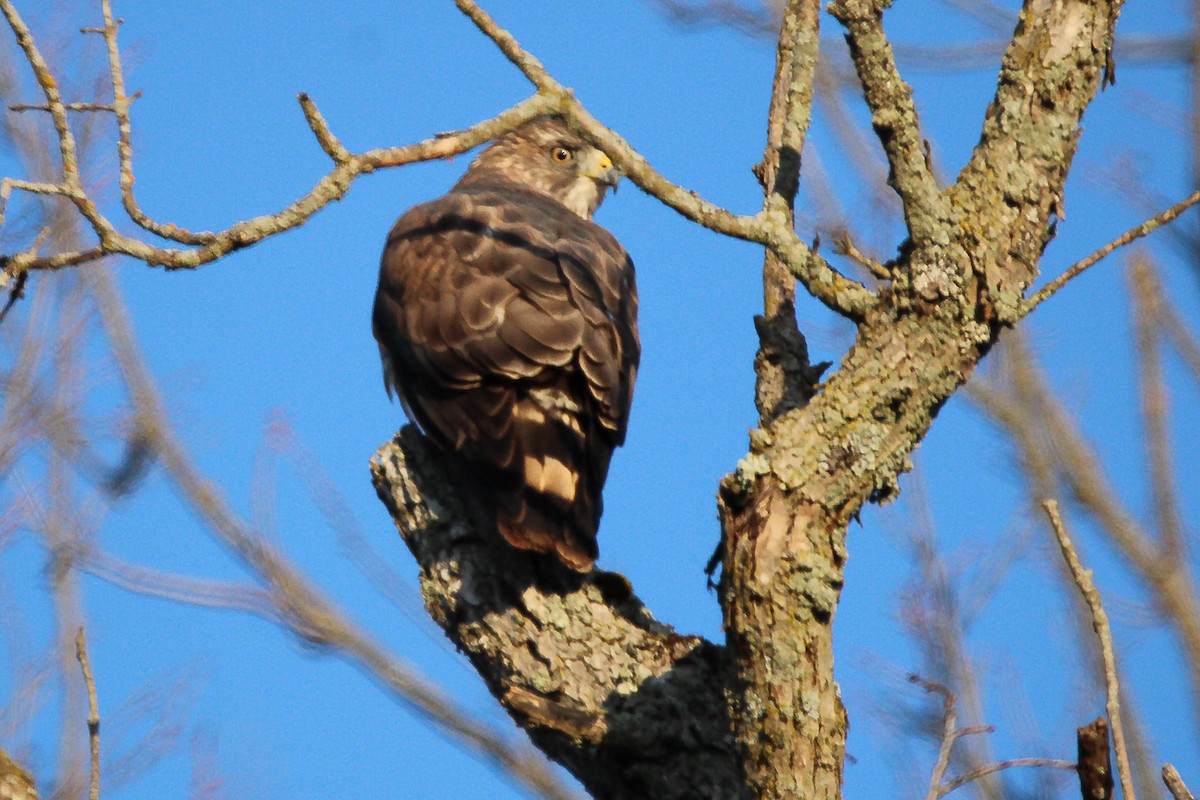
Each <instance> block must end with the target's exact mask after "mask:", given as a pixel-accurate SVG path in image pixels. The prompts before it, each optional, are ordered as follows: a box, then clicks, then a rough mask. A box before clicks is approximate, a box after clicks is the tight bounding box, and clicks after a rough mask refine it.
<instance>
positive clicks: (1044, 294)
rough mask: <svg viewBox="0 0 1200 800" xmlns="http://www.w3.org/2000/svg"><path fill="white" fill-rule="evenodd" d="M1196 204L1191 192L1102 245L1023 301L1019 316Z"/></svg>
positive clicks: (1199, 199)
mask: <svg viewBox="0 0 1200 800" xmlns="http://www.w3.org/2000/svg"><path fill="white" fill-rule="evenodd" d="M1198 202H1200V191H1196V192H1192V193H1191V194H1190V195H1188V196H1187V197H1186V198H1184V199H1183V200H1180V201H1179V202H1178V203H1176V204H1175V205H1173V206H1171V207H1170V208H1168V209H1166V210H1165V211H1163V212H1161V213H1159V214H1155V215H1154V216H1153V217H1151V218H1150V219H1148V220H1146V221H1145V222H1143V223H1142V224H1140V225H1136V226H1134V227H1132V228H1130V229H1129V230H1127V231H1125V232H1124V233H1122V234H1121V235H1120V236H1118V237H1117V238H1116V239H1113V240H1112V241H1111V242H1109V243H1108V244H1106V245H1104V246H1103V247H1101V248H1100V249H1099V250H1097V251H1095V252H1094V253H1092V254H1091V255H1090V256H1088V257H1087V258H1085V259H1083V260H1082V261H1077V262H1076V263H1074V264H1072V265H1071V266H1070V267H1068V268H1067V269H1066V271H1064V272H1063V273H1062V274H1061V275H1059V276H1058V277H1057V278H1055V279H1054V280H1052V281H1050V282H1049V283H1048V284H1046V285H1045V286H1043V287H1042V288H1041V289H1039V290H1038V291H1037V292H1035V293H1034V294H1033V295H1032V296H1031V297H1030V298H1029V299H1028V300H1026V301H1025V303H1024V304H1023V305H1022V306H1021V316H1022V317H1024V316H1025V315H1027V314H1028V313H1029V312H1030V311H1033V309H1035V308H1037V307H1038V306H1039V305H1041V304H1042V302H1043V301H1045V300H1046V299H1048V298H1049V297H1050V296H1051V295H1053V294H1054V293H1055V292H1057V291H1058V290H1059V289H1061V288H1063V287H1064V286H1066V285H1067V284H1068V283H1070V282H1071V280H1073V279H1074V278H1076V277H1078V276H1079V275H1081V274H1082V273H1083V272H1085V271H1086V270H1087V269H1089V268H1090V267H1092V266H1093V265H1095V264H1097V263H1098V262H1100V261H1102V260H1103V259H1104V257H1105V256H1107V255H1108V254H1109V253H1111V252H1113V251H1114V250H1116V249H1118V248H1121V247H1124V246H1125V245H1127V244H1129V243H1130V242H1133V241H1136V240H1138V239H1140V238H1142V237H1143V236H1145V235H1146V234H1148V233H1151V232H1153V231H1155V230H1157V229H1158V228H1161V227H1162V226H1163V225H1166V224H1167V223H1168V222H1170V221H1172V220H1173V219H1175V218H1176V217H1178V216H1179V215H1180V214H1182V213H1183V212H1184V211H1187V210H1188V209H1189V208H1191V207H1192V206H1194V205H1195V204H1196V203H1198Z"/></svg>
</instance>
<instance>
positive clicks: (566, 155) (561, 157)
mask: <svg viewBox="0 0 1200 800" xmlns="http://www.w3.org/2000/svg"><path fill="white" fill-rule="evenodd" d="M550 156H551V157H552V158H553V159H554V160H555V161H557V162H558V163H560V164H565V163H567V162H568V161H570V160H571V159H572V158H574V157H575V154H574V153H573V152H571V150H570V149H569V148H566V147H556V148H554V149H553V150H551V151H550Z"/></svg>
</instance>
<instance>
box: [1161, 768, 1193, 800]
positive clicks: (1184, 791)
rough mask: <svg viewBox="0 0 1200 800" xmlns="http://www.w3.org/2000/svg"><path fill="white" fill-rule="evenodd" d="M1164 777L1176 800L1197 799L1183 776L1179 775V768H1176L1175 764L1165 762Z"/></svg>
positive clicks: (1164, 781)
mask: <svg viewBox="0 0 1200 800" xmlns="http://www.w3.org/2000/svg"><path fill="white" fill-rule="evenodd" d="M1162 779H1163V783H1164V784H1166V786H1167V790H1168V791H1170V792H1171V796H1172V797H1174V798H1175V800H1195V798H1194V797H1192V792H1191V790H1190V789H1188V787H1187V784H1185V783H1184V782H1183V778H1181V777H1179V770H1177V769H1175V767H1174V766H1173V765H1171V764H1163V768H1162Z"/></svg>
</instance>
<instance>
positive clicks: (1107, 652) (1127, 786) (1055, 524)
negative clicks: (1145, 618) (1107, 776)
mask: <svg viewBox="0 0 1200 800" xmlns="http://www.w3.org/2000/svg"><path fill="white" fill-rule="evenodd" d="M1042 508H1044V509H1045V511H1046V516H1047V517H1048V518H1049V520H1050V526H1051V527H1052V528H1053V529H1054V535H1055V536H1056V537H1057V538H1058V545H1059V547H1060V548H1062V554H1063V558H1064V559H1065V560H1066V562H1067V566H1068V567H1070V569H1071V574H1072V575H1073V576H1074V577H1075V585H1076V586H1078V587H1079V591H1080V593H1081V594H1082V595H1083V598H1084V600H1085V601H1086V602H1087V604H1088V608H1089V609H1091V612H1092V627H1093V628H1094V629H1095V631H1096V636H1097V637H1098V638H1099V639H1100V648H1101V652H1102V653H1103V656H1104V679H1105V680H1104V682H1105V686H1106V687H1107V695H1108V699H1107V707H1108V719H1109V722H1110V724H1111V725H1112V737H1113V747H1114V749H1115V750H1116V751H1117V772H1118V773H1119V775H1120V778H1121V796H1122V797H1124V798H1126V799H1127V800H1135V798H1136V794H1135V793H1134V790H1133V776H1132V775H1131V774H1130V771H1129V753H1128V751H1127V750H1126V748H1125V729H1124V727H1123V726H1122V724H1121V698H1120V683H1119V681H1118V680H1117V659H1116V656H1115V654H1114V653H1113V643H1112V632H1111V631H1110V630H1109V627H1108V615H1107V614H1105V613H1104V606H1103V605H1102V604H1101V602H1100V593H1099V592H1098V591H1096V585H1095V584H1094V583H1093V582H1092V571H1091V570H1087V569H1084V568H1083V565H1082V564H1081V563H1080V561H1079V555H1078V554H1077V553H1076V552H1075V545H1074V544H1072V543H1071V538H1070V536H1069V535H1068V534H1067V529H1066V526H1064V525H1063V521H1062V517H1061V516H1059V513H1058V503H1057V502H1055V501H1054V500H1046V501H1045V502H1043V503H1042Z"/></svg>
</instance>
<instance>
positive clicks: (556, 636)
mask: <svg viewBox="0 0 1200 800" xmlns="http://www.w3.org/2000/svg"><path fill="white" fill-rule="evenodd" d="M371 470H372V474H373V475H374V478H375V485H376V488H377V490H378V491H379V496H380V498H381V499H382V500H383V501H384V503H385V504H387V506H388V508H389V509H390V511H391V513H392V516H393V518H394V519H395V520H396V524H397V527H398V528H399V529H400V534H401V536H403V537H404V541H405V543H407V544H408V546H409V549H410V550H412V552H413V555H415V556H416V558H417V561H418V563H419V564H420V568H421V589H422V594H423V595H424V598H425V606H426V608H427V609H428V610H429V613H430V615H431V616H432V617H433V619H434V620H435V621H436V622H437V623H438V624H439V625H441V626H442V628H443V629H445V631H446V633H447V634H448V635H449V637H450V638H451V640H453V641H454V643H455V644H456V645H457V646H458V647H459V649H460V650H462V651H463V652H464V653H465V654H466V655H467V656H468V657H469V658H470V659H471V662H472V664H474V666H475V668H476V669H477V670H479V673H480V675H482V676H483V678H484V680H485V681H487V684H488V687H489V688H490V689H491V691H492V693H493V694H494V695H495V696H496V698H497V699H498V700H500V702H501V703H503V704H504V706H505V708H507V709H508V711H509V713H510V714H511V715H512V717H513V719H514V720H516V721H517V723H518V724H519V725H521V726H522V727H523V728H525V730H526V731H528V732H529V735H530V737H531V738H532V739H533V741H534V742H535V743H536V744H537V745H538V746H539V747H540V748H542V750H543V751H544V752H545V753H546V754H547V755H549V756H550V757H551V758H553V759H555V760H556V761H558V762H559V763H561V764H563V765H564V766H566V767H567V768H568V769H569V770H570V771H571V772H572V774H574V775H575V776H576V777H577V778H578V779H579V780H580V781H581V782H582V783H583V784H584V785H585V786H586V787H587V788H588V790H589V791H590V792H591V793H592V794H593V795H594V796H595V797H602V798H648V797H653V798H680V799H681V800H682V798H697V797H703V798H714V799H716V800H720V799H722V798H740V797H742V796H743V793H742V782H741V777H740V774H739V771H738V767H737V759H736V758H735V757H734V751H733V741H732V737H731V736H730V733H729V717H728V713H727V711H726V706H725V698H724V693H723V687H724V675H723V657H722V648H720V647H718V646H716V645H714V644H712V643H710V642H707V641H705V640H703V639H701V638H698V637H695V636H680V635H678V634H676V633H675V632H674V631H673V630H672V629H671V628H670V627H669V626H667V625H663V624H662V623H659V622H657V621H656V620H655V619H654V618H653V617H652V616H651V615H650V612H649V611H647V610H646V608H645V606H643V605H642V603H641V601H639V600H638V598H637V597H636V596H635V595H634V594H633V590H632V588H631V587H630V585H629V582H628V581H626V580H625V578H623V577H622V576H620V575H617V574H615V573H610V572H603V571H599V570H597V571H595V572H592V573H590V574H588V575H585V576H580V575H579V574H577V573H574V572H572V571H570V570H567V569H566V568H564V567H562V566H561V565H559V564H558V563H557V562H556V561H554V560H553V559H548V558H545V557H542V556H537V555H534V554H531V553H527V552H523V551H517V550H514V549H513V548H511V547H509V546H508V545H506V544H505V543H504V542H503V541H502V540H501V539H500V537H499V535H498V534H497V533H496V530H495V525H494V523H493V522H491V521H489V520H488V518H487V516H486V512H485V511H484V509H483V508H482V507H481V506H479V505H477V504H476V503H475V502H474V501H473V500H472V499H471V498H472V497H473V491H472V488H471V483H470V481H469V480H467V479H464V478H463V477H462V476H460V475H459V473H458V471H457V470H456V469H455V466H454V465H453V464H452V463H447V461H446V460H445V459H444V458H443V457H441V456H440V455H439V454H438V453H437V452H435V451H434V450H433V449H432V448H431V447H430V445H429V444H428V443H427V442H426V441H425V440H424V439H423V437H422V436H421V435H420V434H419V433H418V432H417V431H416V429H415V428H413V427H411V426H409V427H406V428H404V429H403V430H402V431H401V432H400V434H399V435H398V436H397V437H396V439H395V440H393V441H392V442H389V443H388V444H386V445H384V446H383V448H382V449H380V451H379V453H377V454H376V456H375V458H374V459H372V461H371Z"/></svg>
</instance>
